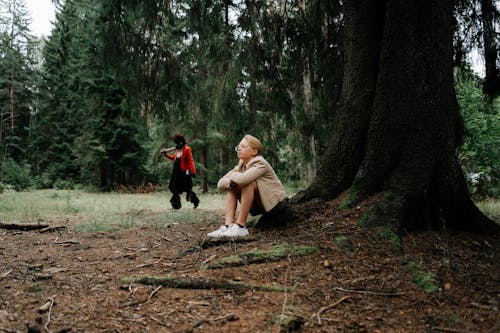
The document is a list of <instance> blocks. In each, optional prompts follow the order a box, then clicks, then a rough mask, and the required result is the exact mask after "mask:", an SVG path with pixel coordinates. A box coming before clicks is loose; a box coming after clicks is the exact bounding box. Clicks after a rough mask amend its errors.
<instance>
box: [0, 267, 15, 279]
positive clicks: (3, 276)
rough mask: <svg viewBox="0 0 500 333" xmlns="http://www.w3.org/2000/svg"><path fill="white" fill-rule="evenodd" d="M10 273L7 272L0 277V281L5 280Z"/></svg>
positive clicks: (9, 271)
mask: <svg viewBox="0 0 500 333" xmlns="http://www.w3.org/2000/svg"><path fill="white" fill-rule="evenodd" d="M10 273H12V269H11V270H8V271H7V272H5V273H3V274H2V275H0V280H2V279H5V278H6V277H7V275H9V274H10Z"/></svg>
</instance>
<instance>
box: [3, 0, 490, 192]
mask: <svg viewBox="0 0 500 333" xmlns="http://www.w3.org/2000/svg"><path fill="white" fill-rule="evenodd" d="M1 1H2V8H7V9H9V10H8V11H5V12H2V15H1V20H2V21H1V23H2V24H1V27H2V30H1V34H2V35H1V36H2V37H1V38H2V46H1V48H0V56H1V60H2V61H1V62H0V89H1V90H0V106H1V125H2V126H1V132H0V144H1V147H0V148H1V149H2V152H1V153H2V162H4V161H7V159H10V160H11V161H13V162H14V163H16V164H19V167H20V168H22V169H23V170H31V175H32V177H33V179H34V180H35V184H36V186H39V187H51V186H54V185H55V184H56V183H58V184H61V183H64V182H66V181H68V182H70V183H71V182H73V183H80V184H83V185H86V186H91V187H95V188H100V189H105V190H110V189H113V188H116V187H118V186H136V185H141V184H145V183H146V182H153V183H157V182H162V181H163V179H165V178H166V177H167V176H168V172H169V165H168V164H167V163H165V161H164V159H162V157H161V156H160V155H159V153H158V152H159V150H160V148H161V147H162V146H169V145H171V144H172V143H171V141H170V137H171V136H172V135H173V134H174V133H175V132H183V133H184V134H185V135H186V137H187V139H188V142H189V144H190V145H191V146H193V148H194V157H195V160H196V162H197V167H198V170H199V171H200V172H199V177H197V179H196V182H197V183H198V185H200V186H202V188H203V190H205V191H206V190H209V188H210V186H211V185H213V184H214V183H215V182H216V181H217V179H218V178H219V177H220V175H221V174H222V173H223V172H225V171H226V170H227V169H228V168H229V167H231V166H232V165H233V164H234V163H235V162H236V161H235V156H234V155H233V152H232V151H231V149H230V148H229V147H232V146H234V145H235V144H236V143H237V142H238V141H239V140H240V138H241V137H242V136H243V135H244V134H246V133H251V134H254V135H256V136H258V137H259V138H261V139H262V141H263V143H264V147H265V152H264V154H265V156H266V158H268V159H269V160H270V162H271V163H272V164H273V165H274V166H275V168H276V170H277V171H278V173H279V176H280V177H281V178H282V179H283V180H284V181H287V182H299V183H301V184H306V183H309V182H310V181H311V180H312V179H313V178H314V176H315V175H316V172H317V171H316V170H317V165H316V161H317V160H318V159H319V157H320V156H322V155H324V153H325V150H326V147H327V145H328V139H329V138H330V136H331V133H332V129H333V128H334V126H335V124H334V119H335V115H336V113H337V112H338V109H339V99H340V94H341V88H342V87H341V83H342V79H343V69H344V53H345V49H344V47H343V45H344V44H343V39H344V37H343V36H344V33H343V28H344V23H345V22H344V19H345V17H344V8H343V7H342V3H343V2H341V1H318V0H311V1H298V2H297V1H289V0H285V1H278V2H273V1H259V0H235V1H226V0H210V1H201V0H181V1H171V0H146V1H138V0H132V1H120V0H113V1H105V0H98V1H92V2H89V1H86V0H67V1H54V3H57V4H58V5H57V15H56V20H55V22H54V29H53V31H52V33H51V35H50V36H49V37H48V39H47V40H46V41H44V48H43V52H42V54H41V60H42V61H41V63H40V64H37V63H36V62H35V60H34V59H36V57H37V55H38V54H37V52H36V45H37V44H36V43H35V41H34V40H33V39H32V37H30V36H29V29H28V25H27V16H26V15H27V14H26V11H25V9H24V12H23V10H21V8H23V7H22V6H21V5H20V4H22V3H23V2H22V1H20V0H1ZM483 2H484V1H483ZM14 8H17V9H16V10H14ZM477 8H480V4H479V2H474V6H472V5H469V4H468V2H463V3H462V2H459V3H458V5H457V7H456V14H455V17H456V18H457V19H456V22H457V25H456V28H455V31H456V34H455V35H456V41H457V42H456V46H457V47H456V48H455V49H456V51H455V54H456V58H457V59H459V58H460V59H462V60H461V61H457V62H456V63H457V65H460V66H461V67H467V61H468V60H467V59H466V58H464V57H460V54H461V53H460V52H462V53H463V52H465V53H466V52H467V50H468V49H470V47H471V46H470V45H472V44H471V41H472V40H473V39H474V38H475V37H474V38H473V37H471V36H476V35H477V36H480V35H481V32H482V30H481V24H479V23H480V22H481V20H480V16H478V13H480V11H478V10H476V9H477ZM495 15H496V14H495ZM495 15H494V16H493V21H492V24H493V26H496V25H495V24H496V23H495V22H496V21H494V19H495V18H496V16H495ZM14 17H18V18H19V19H14ZM9 22H10V23H9ZM14 22H17V23H15V24H14ZM23 22H24V23H23ZM13 32H16V36H17V37H15V38H14V37H13V36H14V35H13V34H12V33H13ZM472 33H474V34H472ZM460 45H462V46H463V47H462V48H460V47H459V46H460ZM38 72H39V75H38ZM12 73H15V77H14V76H12ZM11 87H14V88H15V94H14V95H13V96H14V101H15V103H14V104H12V103H11V101H12V99H11V98H10V96H11V95H9V89H10V88H11ZM466 89H468V88H466ZM11 91H14V90H12V89H11ZM467 94H468V93H466V94H465V95H467ZM481 98H482V97H479V98H478V99H474V100H472V101H470V100H467V99H464V100H463V102H464V103H467V104H468V105H469V106H468V108H469V109H470V110H473V109H474V108H475V107H476V105H479V104H482V103H486V102H485V101H484V100H483V99H481ZM460 102H461V103H462V100H460ZM493 103H494V100H493ZM11 105H15V108H12V107H11ZM12 110H14V113H13V114H14V117H11V114H12ZM13 119H14V120H15V122H14V126H12V124H11V121H12V120H13ZM464 121H465V126H466V127H467V126H469V125H468V124H469V123H470V122H474V121H477V118H476V117H475V116H471V117H467V116H466V115H464ZM491 126H497V125H496V124H495V123H494V122H493V123H492V125H491ZM466 133H467V136H466V141H465V142H466V144H464V147H467V148H464V150H463V151H461V154H462V155H461V156H462V158H461V161H463V163H464V165H466V166H465V167H466V168H467V170H470V172H472V171H474V172H476V171H475V170H476V169H477V170H478V171H477V172H484V170H490V169H491V174H494V172H495V171H494V170H493V168H491V167H490V169H488V166H491V164H490V163H493V162H494V160H493V159H491V158H489V157H488V158H486V157H484V158H483V155H488V154H491V152H488V151H487V150H484V149H480V142H482V141H481V140H478V141H477V142H478V143H477V144H474V145H472V144H471V143H470V142H472V141H467V140H468V139H467V138H472V137H473V136H475V135H479V132H478V131H472V130H470V129H469V130H467V131H466ZM469 133H470V135H471V136H468V135H469ZM483 137H484V136H483ZM471 140H472V139H471ZM485 140H486V138H485ZM467 142H469V143H467ZM464 151H465V152H464ZM478 154H479V155H481V158H476V157H477V156H478ZM477 160H481V161H483V162H481V164H480V165H481V167H480V168H476V167H475V166H476V165H479V164H477V163H476V165H475V166H474V167H472V164H474V163H475V161H477ZM473 162H474V163H473ZM9 163H10V162H9ZM9 163H8V164H7V165H10V166H9V167H8V169H9V170H14V169H13V168H12V165H11V164H9ZM0 175H1V174H0ZM0 180H2V181H4V182H6V181H8V182H12V181H13V180H11V179H9V180H7V178H5V177H3V178H1V179H0ZM23 186H28V185H23ZM491 193H492V192H487V194H491Z"/></svg>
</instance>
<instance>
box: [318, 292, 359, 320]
mask: <svg viewBox="0 0 500 333" xmlns="http://www.w3.org/2000/svg"><path fill="white" fill-rule="evenodd" d="M349 298H351V296H343V297H341V298H340V299H339V300H338V301H336V302H335V303H333V304H330V305H328V306H325V307H322V308H321V309H319V311H318V312H317V313H316V317H317V318H318V324H320V325H321V314H322V313H323V312H325V311H326V310H329V309H331V308H333V307H336V306H337V305H339V304H340V303H342V302H343V301H345V300H347V299H349Z"/></svg>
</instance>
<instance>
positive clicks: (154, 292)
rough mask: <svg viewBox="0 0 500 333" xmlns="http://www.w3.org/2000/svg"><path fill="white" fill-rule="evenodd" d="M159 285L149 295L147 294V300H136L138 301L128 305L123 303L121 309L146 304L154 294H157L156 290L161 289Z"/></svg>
mask: <svg viewBox="0 0 500 333" xmlns="http://www.w3.org/2000/svg"><path fill="white" fill-rule="evenodd" d="M161 287H162V286H161V285H159V286H158V287H156V288H155V290H153V291H152V292H151V294H149V297H148V298H145V299H141V300H138V301H133V302H129V303H125V304H124V305H123V307H127V306H133V305H137V304H142V303H147V302H149V301H150V300H151V298H153V296H154V294H156V293H157V292H158V290H160V289H161Z"/></svg>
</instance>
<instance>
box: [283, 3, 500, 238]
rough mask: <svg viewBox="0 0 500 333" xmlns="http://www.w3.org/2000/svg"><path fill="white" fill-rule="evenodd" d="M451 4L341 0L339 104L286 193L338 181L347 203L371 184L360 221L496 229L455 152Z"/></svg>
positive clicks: (311, 198)
mask: <svg viewBox="0 0 500 333" xmlns="http://www.w3.org/2000/svg"><path fill="white" fill-rule="evenodd" d="M452 5H453V1H452V0H408V1H398V0H388V1H373V0H363V1H346V2H345V3H344V13H345V69H344V79H343V87H342V96H341V105H340V108H339V110H338V111H337V113H336V115H335V119H334V124H333V128H334V130H333V133H332V138H331V141H330V143H329V146H328V147H329V148H328V150H327V153H326V154H325V156H324V159H323V160H322V162H321V165H320V168H319V170H318V175H317V177H316V178H315V180H314V181H313V183H312V184H311V186H310V187H309V188H307V189H306V190H305V191H303V192H301V193H299V194H298V195H297V196H295V197H294V198H292V203H295V204H297V203H304V202H305V203H308V204H309V205H311V206H314V205H317V204H318V203H317V199H320V200H330V199H333V198H335V197H337V196H339V195H340V194H341V193H342V192H344V191H345V190H348V192H347V196H346V198H345V199H344V206H347V207H350V206H353V205H355V204H357V203H359V202H361V201H363V200H365V199H367V198H368V197H370V196H372V195H374V194H381V195H378V196H376V199H375V202H374V203H373V204H372V206H371V207H370V209H368V210H367V212H366V213H365V216H364V218H363V221H364V222H365V223H366V225H368V226H372V225H386V226H390V227H392V228H393V229H395V230H401V229H421V228H432V229H448V228H449V229H462V230H469V231H485V232H486V231H494V232H496V231H498V230H499V226H498V225H497V224H495V223H494V222H493V221H491V220H489V219H488V218H487V217H485V216H484V215H483V214H482V213H481V212H480V211H479V209H478V208H477V207H476V206H475V205H474V203H473V202H472V200H471V199H470V195H469V193H468V190H467V186H466V182H465V179H464V176H463V174H462V171H461V168H460V166H459V164H458V162H457V159H456V155H455V149H456V143H457V140H456V139H455V133H456V126H458V124H459V122H458V118H459V117H458V115H459V114H458V104H457V101H456V97H455V91H454V86H453V57H452ZM315 199H316V200H315ZM292 208H293V207H292Z"/></svg>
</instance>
